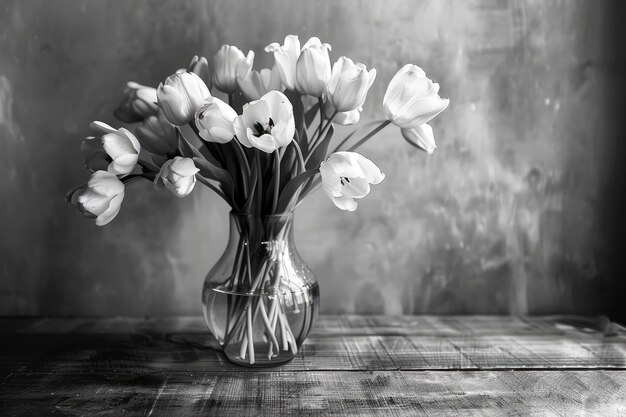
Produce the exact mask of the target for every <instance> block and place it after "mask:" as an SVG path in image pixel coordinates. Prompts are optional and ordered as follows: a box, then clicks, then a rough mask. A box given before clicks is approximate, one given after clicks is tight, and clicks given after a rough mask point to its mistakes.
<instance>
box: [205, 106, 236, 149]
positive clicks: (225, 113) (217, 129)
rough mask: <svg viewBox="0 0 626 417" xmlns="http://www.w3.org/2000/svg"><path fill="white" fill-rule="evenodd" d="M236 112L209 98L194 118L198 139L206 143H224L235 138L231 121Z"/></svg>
mask: <svg viewBox="0 0 626 417" xmlns="http://www.w3.org/2000/svg"><path fill="white" fill-rule="evenodd" d="M236 117H237V112H235V110H233V108H232V107H230V106H229V105H228V104H226V103H224V102H223V101H222V100H220V99H219V98H216V97H209V98H208V99H207V102H206V104H204V105H203V106H202V107H201V108H200V110H198V114H197V116H196V127H197V128H198V134H199V135H200V137H201V138H202V139H204V140H206V141H208V142H216V143H226V142H230V141H231V140H232V139H233V138H234V137H235V129H234V128H233V121H234V120H235V118H236Z"/></svg>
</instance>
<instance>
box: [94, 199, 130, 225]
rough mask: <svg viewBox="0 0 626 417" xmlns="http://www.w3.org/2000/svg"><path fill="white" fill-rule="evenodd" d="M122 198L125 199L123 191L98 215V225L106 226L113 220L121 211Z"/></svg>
mask: <svg viewBox="0 0 626 417" xmlns="http://www.w3.org/2000/svg"><path fill="white" fill-rule="evenodd" d="M122 200H124V192H123V191H122V192H121V193H120V194H118V195H116V196H115V197H113V198H112V199H111V201H109V205H108V207H107V209H106V210H105V211H104V212H102V213H101V214H100V215H98V217H96V225H97V226H104V225H106V224H108V223H110V222H111V220H113V219H114V218H115V216H117V214H118V213H119V212H120V208H121V207H122Z"/></svg>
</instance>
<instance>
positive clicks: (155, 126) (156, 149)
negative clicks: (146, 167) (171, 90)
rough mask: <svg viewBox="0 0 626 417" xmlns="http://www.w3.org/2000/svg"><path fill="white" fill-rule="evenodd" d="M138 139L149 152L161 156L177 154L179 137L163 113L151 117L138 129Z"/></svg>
mask: <svg viewBox="0 0 626 417" xmlns="http://www.w3.org/2000/svg"><path fill="white" fill-rule="evenodd" d="M136 133H137V138H138V139H139V142H140V143H141V146H143V147H144V148H145V149H146V150H147V151H148V152H150V153H153V154H155V155H160V156H168V155H173V154H174V153H176V149H177V148H178V137H177V136H176V128H175V127H174V125H173V124H171V123H170V122H169V121H168V120H167V118H166V117H165V115H164V114H163V112H162V111H159V113H158V115H157V116H150V117H148V118H147V119H146V120H144V122H143V125H141V126H139V127H138V128H137V132H136Z"/></svg>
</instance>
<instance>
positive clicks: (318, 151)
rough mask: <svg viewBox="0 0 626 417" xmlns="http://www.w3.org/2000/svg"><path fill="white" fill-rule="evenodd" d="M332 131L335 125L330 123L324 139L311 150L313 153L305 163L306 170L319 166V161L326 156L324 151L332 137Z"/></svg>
mask: <svg viewBox="0 0 626 417" xmlns="http://www.w3.org/2000/svg"><path fill="white" fill-rule="evenodd" d="M333 133H335V127H334V126H333V125H331V126H330V128H329V129H328V132H326V136H325V137H324V140H323V141H322V142H320V144H319V145H318V146H317V147H316V148H315V149H314V150H313V153H312V154H311V156H310V157H309V160H308V161H307V163H306V169H307V170H310V169H312V168H319V165H320V163H321V162H322V161H323V160H324V159H325V158H326V152H327V151H328V145H329V144H330V140H331V139H332V137H333Z"/></svg>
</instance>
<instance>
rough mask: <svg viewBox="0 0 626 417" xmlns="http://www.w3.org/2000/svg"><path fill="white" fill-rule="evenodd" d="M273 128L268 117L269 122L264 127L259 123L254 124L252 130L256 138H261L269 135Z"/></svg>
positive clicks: (272, 123)
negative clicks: (254, 131)
mask: <svg viewBox="0 0 626 417" xmlns="http://www.w3.org/2000/svg"><path fill="white" fill-rule="evenodd" d="M273 127H274V121H273V120H272V118H271V117H270V120H269V121H268V123H267V124H266V125H264V124H263V123H261V122H256V123H255V124H254V128H255V129H256V131H257V134H256V135H255V136H257V137H259V136H263V135H264V134H266V133H268V134H271V133H272V128H273Z"/></svg>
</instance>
